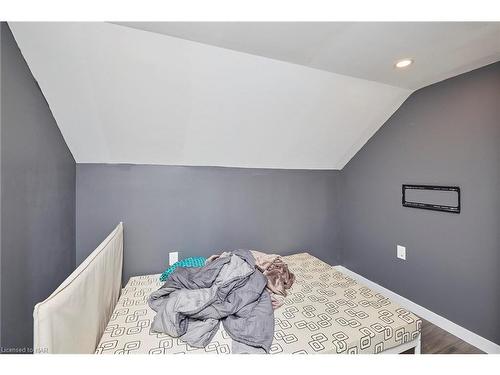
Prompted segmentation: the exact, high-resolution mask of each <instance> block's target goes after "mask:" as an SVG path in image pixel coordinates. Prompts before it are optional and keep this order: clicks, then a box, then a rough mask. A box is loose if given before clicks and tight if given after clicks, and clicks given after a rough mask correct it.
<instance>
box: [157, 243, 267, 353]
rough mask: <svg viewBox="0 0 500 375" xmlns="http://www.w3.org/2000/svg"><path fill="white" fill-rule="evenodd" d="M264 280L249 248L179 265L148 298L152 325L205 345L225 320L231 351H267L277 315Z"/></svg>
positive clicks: (198, 345) (196, 344) (192, 342)
mask: <svg viewBox="0 0 500 375" xmlns="http://www.w3.org/2000/svg"><path fill="white" fill-rule="evenodd" d="M266 284H267V279H266V277H265V276H264V275H263V274H262V273H261V272H259V271H258V270H256V268H255V260H254V258H253V256H252V254H251V253H250V251H248V250H236V251H233V252H231V253H224V254H222V255H221V256H220V257H219V258H218V259H216V260H214V261H213V262H210V263H208V264H207V265H205V266H204V267H201V268H180V267H179V268H177V269H176V270H175V271H174V272H173V273H172V274H171V275H170V277H169V279H168V280H167V281H166V282H165V284H164V285H163V286H162V287H161V288H160V289H158V290H157V291H156V292H153V293H152V294H151V295H150V297H149V300H148V303H149V306H150V307H151V308H152V309H153V310H154V311H156V313H157V314H156V316H155V318H154V319H153V323H152V330H153V331H155V332H162V333H166V334H168V335H170V336H173V337H180V338H181V339H182V340H183V341H184V342H186V343H188V344H189V345H191V346H193V347H197V348H202V347H205V346H206V345H208V344H209V343H210V341H211V340H212V338H213V336H214V335H215V334H216V333H217V330H218V328H219V324H220V321H222V324H223V326H224V328H225V330H226V332H227V333H228V334H229V336H230V337H231V338H232V339H233V345H232V346H233V349H232V351H233V353H259V352H266V353H269V350H270V347H271V344H272V341H273V334H274V314H273V309H272V306H271V298H270V296H269V293H268V292H267V291H266V290H265V288H266Z"/></svg>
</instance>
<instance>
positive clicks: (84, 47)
mask: <svg viewBox="0 0 500 375" xmlns="http://www.w3.org/2000/svg"><path fill="white" fill-rule="evenodd" d="M9 25H10V27H11V29H12V31H13V33H14V36H15V38H16V40H17V42H18V44H19V46H20V48H21V51H22V53H23V55H24V56H25V58H26V61H27V62H28V65H29V66H30V69H31V70H32V73H33V75H34V76H35V78H36V79H37V81H38V83H39V85H40V87H41V89H42V91H43V93H44V95H45V97H46V99H47V101H48V103H49V105H50V107H51V110H52V112H53V114H54V117H55V119H56V121H57V123H58V125H59V127H60V129H61V132H62V134H63V136H64V138H65V140H66V142H67V144H68V146H69V147H70V149H71V151H72V153H73V155H74V157H75V160H76V161H77V162H78V163H130V164H164V165H202V166H203V165H211V166H235V167H256V168H258V167H260V168H290V169H341V168H342V167H343V166H344V165H345V164H346V163H347V162H348V161H349V160H350V158H352V156H354V154H355V153H356V152H357V151H358V150H359V149H360V148H361V147H362V146H363V144H364V143H365V142H366V141H367V140H368V139H369V138H370V137H371V136H372V135H373V134H374V133H375V131H376V130H378V128H379V127H380V126H381V125H382V124H383V123H384V122H385V121H386V120H387V119H388V118H389V116H390V115H392V113H393V112H394V111H395V110H396V109H397V108H398V107H399V106H400V105H401V103H402V102H403V101H404V100H405V99H406V98H407V97H408V95H409V94H410V93H411V90H410V89H408V88H405V87H396V86H394V85H389V84H386V83H382V82H375V81H374V80H368V79H361V78H357V77H353V76H348V75H342V74H337V73H333V72H330V71H325V70H319V69H315V68H312V67H309V66H303V65H298V64H295V63H290V62H285V61H279V60H276V59H272V58H269V57H262V56H257V55H252V54H249V53H245V52H240V51H234V50H230V49H225V48H221V47H217V46H213V45H207V44H201V43H198V42H194V41H189V40H186V39H180V38H176V37H172V36H168V35H163V34H160V33H152V32H147V31H143V30H138V29H134V28H130V27H124V26H120V25H115V24H109V23H9ZM391 59H392V57H388V61H387V64H391Z"/></svg>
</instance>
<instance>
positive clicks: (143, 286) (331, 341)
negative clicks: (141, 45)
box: [96, 253, 422, 354]
mask: <svg viewBox="0 0 500 375" xmlns="http://www.w3.org/2000/svg"><path fill="white" fill-rule="evenodd" d="M283 258H284V260H285V262H286V263H287V264H288V266H289V268H290V269H291V271H292V272H293V273H294V274H295V277H296V279H295V283H294V284H293V287H292V289H291V290H290V291H289V293H288V296H287V297H286V298H284V305H283V306H281V307H280V308H279V309H278V310H275V312H274V314H275V331H274V340H273V344H272V346H271V354H279V353H304V354H305V353H331V354H336V353H339V354H340V353H380V352H382V351H384V350H387V349H390V348H393V347H395V346H398V345H401V344H403V343H407V342H409V341H412V340H414V339H415V338H417V337H418V335H419V333H420V328H421V324H422V321H421V320H420V318H418V317H417V316H416V315H414V314H413V313H411V312H409V311H407V310H405V309H403V308H402V307H400V306H398V305H396V304H394V303H392V302H391V301H390V300H389V299H388V298H386V297H384V296H383V295H381V294H379V293H376V292H374V291H372V290H370V289H369V288H367V287H365V286H363V285H361V284H358V283H357V282H356V280H354V279H352V278H350V277H348V276H346V275H344V274H342V273H341V272H339V271H337V270H336V269H335V268H333V267H332V266H330V265H328V264H327V263H324V262H323V261H321V260H319V259H318V258H315V257H313V256H312V255H310V254H308V253H300V254H295V255H290V256H285V257H283ZM159 277H160V275H146V276H137V277H132V278H130V280H129V282H128V283H127V285H126V286H125V288H124V289H123V291H122V294H121V296H120V299H119V301H118V304H117V306H116V308H115V310H114V312H113V314H112V316H111V319H110V321H109V323H108V325H107V327H106V330H105V332H104V335H103V337H102V338H101V341H100V342H99V345H98V346H97V348H96V354H129V353H130V354H133V353H141V354H147V353H149V354H178V353H214V354H228V353H231V339H230V338H229V336H228V335H227V333H226V332H225V331H224V329H223V328H222V325H221V326H220V327H221V328H220V329H219V331H218V332H217V334H216V335H215V336H214V338H213V340H212V341H211V342H210V344H209V345H208V346H207V347H205V348H202V349H199V348H193V347H190V346H189V345H187V344H185V343H184V342H182V341H181V340H180V339H178V338H173V337H170V336H168V335H166V334H161V333H155V332H151V331H150V327H151V321H152V319H153V317H154V312H153V310H151V309H150V308H149V306H148V305H147V302H146V301H147V298H148V296H149V295H150V294H151V292H153V291H155V290H157V289H158V288H159V287H160V286H161V285H162V284H163V283H162V282H160V281H159Z"/></svg>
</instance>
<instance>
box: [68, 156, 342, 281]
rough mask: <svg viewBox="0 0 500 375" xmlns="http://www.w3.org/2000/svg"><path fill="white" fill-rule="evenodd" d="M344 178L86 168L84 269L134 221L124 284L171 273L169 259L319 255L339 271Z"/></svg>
mask: <svg viewBox="0 0 500 375" xmlns="http://www.w3.org/2000/svg"><path fill="white" fill-rule="evenodd" d="M338 180H339V172H338V171H293V170H269V169H262V170H261V169H239V168H217V167H175V166H146V165H134V166H124V165H102V164H78V165H77V194H76V197H77V200H76V202H77V219H76V223H77V226H76V227H77V249H76V257H77V262H78V263H79V262H81V261H82V260H83V259H84V258H85V257H86V256H87V255H88V254H89V253H90V252H91V251H92V250H93V249H94V248H95V247H96V246H97V245H98V244H99V243H100V242H101V241H102V240H103V239H104V238H105V237H106V235H107V234H108V233H109V232H110V231H111V230H112V228H113V227H114V226H115V225H116V224H117V223H118V222H119V221H123V222H124V228H125V232H124V241H125V264H124V277H125V278H128V277H130V276H132V275H139V274H147V273H155V272H162V271H163V270H164V269H165V267H166V266H167V263H168V253H169V251H175V250H177V251H179V252H180V254H179V257H180V258H184V257H188V256H195V255H202V256H203V255H204V256H208V255H211V254H213V253H216V252H218V251H219V250H220V249H236V248H254V249H263V250H271V251H275V252H278V253H283V254H286V253H292V252H297V251H302V250H309V251H310V252H311V253H314V254H316V255H318V256H321V258H323V259H324V260H326V261H329V262H332V263H338V260H339V258H338V256H339V252H338V251H337V248H336V244H337V243H338V229H339V215H338V209H337V204H338V197H337V194H336V190H337V183H338Z"/></svg>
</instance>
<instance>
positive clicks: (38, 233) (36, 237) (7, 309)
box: [0, 22, 75, 349]
mask: <svg viewBox="0 0 500 375" xmlns="http://www.w3.org/2000/svg"><path fill="white" fill-rule="evenodd" d="M1 30H2V31H1V77H2V78H1V79H2V86H1V100H2V113H1V135H2V137H1V183H2V186H1V225H2V227H1V229H2V230H1V233H2V236H1V243H2V253H1V257H2V259H1V273H0V275H1V308H2V313H1V317H2V320H1V327H2V334H1V340H2V341H1V344H2V346H3V347H4V348H21V349H22V348H27V347H31V346H32V342H33V327H32V322H33V318H32V313H33V306H34V304H35V303H36V302H39V301H41V300H43V299H45V298H46V297H47V296H48V295H49V294H50V293H51V292H52V291H54V289H55V288H56V287H57V286H58V285H59V284H60V283H61V282H62V281H63V280H64V278H65V277H66V276H67V275H68V274H69V273H70V272H71V271H72V270H73V269H74V264H75V161H74V159H73V157H72V155H71V153H70V151H69V150H68V147H67V146H66V143H65V142H64V139H63V137H62V135H61V133H60V131H59V128H58V126H57V124H56V122H55V120H54V118H53V117H52V114H51V112H50V109H49V107H48V105H47V103H46V101H45V99H44V97H43V95H42V93H41V92H40V89H39V88H38V85H37V84H36V82H35V80H34V78H33V76H32V75H31V72H30V70H29V68H28V66H27V65H26V63H25V61H24V59H23V57H22V55H21V53H20V51H19V49H18V47H17V44H16V42H15V40H14V38H13V36H12V34H11V32H10V30H9V28H8V26H7V24H6V23H4V22H3V23H2V24H1Z"/></svg>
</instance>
